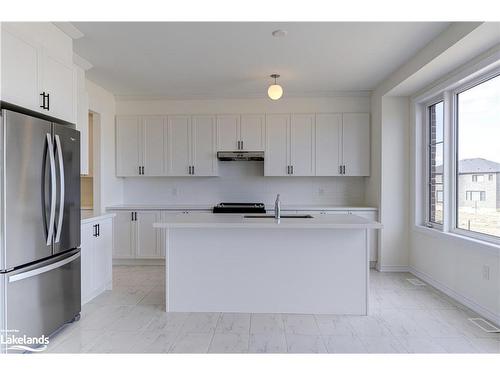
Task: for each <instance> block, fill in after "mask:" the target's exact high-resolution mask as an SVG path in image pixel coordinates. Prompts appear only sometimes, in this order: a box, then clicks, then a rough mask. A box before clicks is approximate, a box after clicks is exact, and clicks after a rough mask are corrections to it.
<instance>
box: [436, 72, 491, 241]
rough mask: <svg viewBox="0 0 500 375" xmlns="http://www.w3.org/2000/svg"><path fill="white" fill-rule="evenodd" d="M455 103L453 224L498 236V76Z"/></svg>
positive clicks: (462, 93)
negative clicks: (455, 136)
mask: <svg viewBox="0 0 500 375" xmlns="http://www.w3.org/2000/svg"><path fill="white" fill-rule="evenodd" d="M457 105H458V108H457V136H458V144H457V159H458V166H457V167H458V173H457V196H456V200H457V202H456V204H457V209H456V213H457V227H458V228H460V229H464V230H468V231H473V232H479V233H483V234H488V235H492V236H497V237H500V76H496V77H495V78H492V79H490V80H488V81H485V82H483V83H481V84H479V85H477V86H474V87H472V88H470V89H468V90H466V91H463V92H461V93H459V94H457ZM441 170H442V167H441Z"/></svg>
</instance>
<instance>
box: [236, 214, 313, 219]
mask: <svg viewBox="0 0 500 375" xmlns="http://www.w3.org/2000/svg"><path fill="white" fill-rule="evenodd" d="M243 218H245V219H274V218H275V217H274V215H245V216H243ZM312 218H313V217H312V216H311V215H281V219H312Z"/></svg>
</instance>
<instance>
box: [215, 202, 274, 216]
mask: <svg viewBox="0 0 500 375" xmlns="http://www.w3.org/2000/svg"><path fill="white" fill-rule="evenodd" d="M212 212H213V213H214V214H265V213H266V206H264V203H224V202H223V203H219V204H218V205H217V206H215V207H214V208H213V210H212Z"/></svg>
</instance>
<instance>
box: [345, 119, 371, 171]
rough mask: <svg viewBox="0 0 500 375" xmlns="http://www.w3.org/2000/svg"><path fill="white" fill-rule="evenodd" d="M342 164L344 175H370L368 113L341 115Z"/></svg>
mask: <svg viewBox="0 0 500 375" xmlns="http://www.w3.org/2000/svg"><path fill="white" fill-rule="evenodd" d="M342 156H343V157H342V159H343V162H342V164H344V165H345V175H346V176H369V175H370V115H369V114H368V113H344V114H343V115H342Z"/></svg>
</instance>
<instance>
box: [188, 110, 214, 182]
mask: <svg viewBox="0 0 500 375" xmlns="http://www.w3.org/2000/svg"><path fill="white" fill-rule="evenodd" d="M191 128H192V134H191V144H192V153H193V154H192V155H193V156H192V161H193V162H192V166H193V168H194V175H195V176H216V175H217V152H216V134H217V129H216V124H215V117H214V116H193V118H192V125H191Z"/></svg>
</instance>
